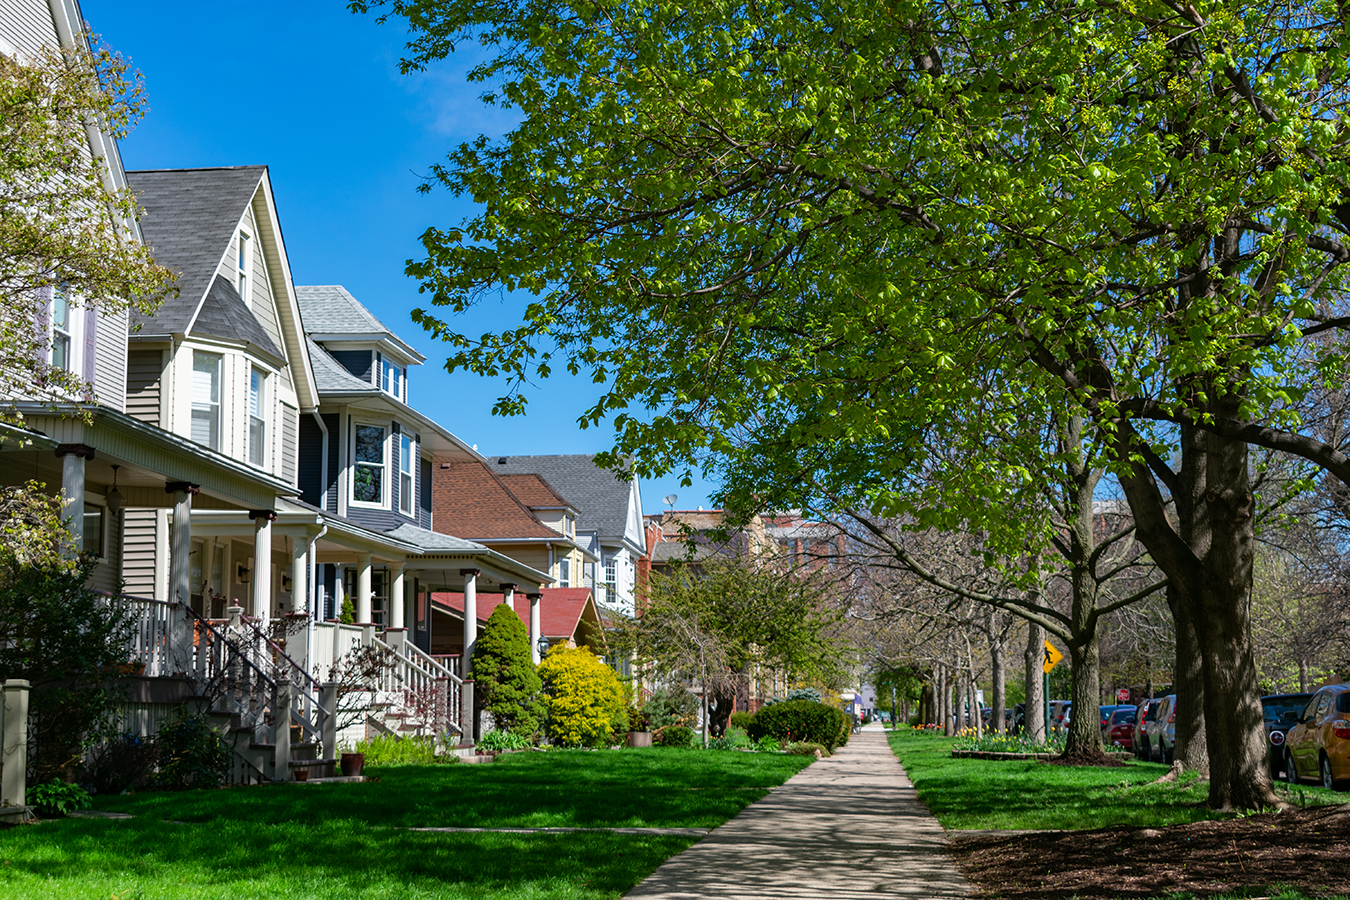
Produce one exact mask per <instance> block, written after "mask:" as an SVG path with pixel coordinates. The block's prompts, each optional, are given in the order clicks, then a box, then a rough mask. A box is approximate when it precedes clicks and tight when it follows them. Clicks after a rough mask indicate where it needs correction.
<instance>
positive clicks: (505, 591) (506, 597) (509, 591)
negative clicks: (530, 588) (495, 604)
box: [502, 581, 520, 613]
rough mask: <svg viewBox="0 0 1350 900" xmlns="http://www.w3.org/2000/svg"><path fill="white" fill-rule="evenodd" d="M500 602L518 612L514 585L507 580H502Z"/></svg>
mask: <svg viewBox="0 0 1350 900" xmlns="http://www.w3.org/2000/svg"><path fill="white" fill-rule="evenodd" d="M502 602H503V603H505V604H506V605H507V606H509V607H511V609H512V610H514V611H515V612H517V613H519V612H520V610H519V609H517V608H516V586H515V585H514V584H512V583H511V582H509V581H506V582H502Z"/></svg>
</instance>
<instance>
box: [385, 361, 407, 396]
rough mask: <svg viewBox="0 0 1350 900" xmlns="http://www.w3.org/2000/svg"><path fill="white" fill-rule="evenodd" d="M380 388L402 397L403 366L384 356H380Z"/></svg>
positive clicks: (387, 392)
mask: <svg viewBox="0 0 1350 900" xmlns="http://www.w3.org/2000/svg"><path fill="white" fill-rule="evenodd" d="M380 389H381V390H383V391H384V392H385V393H386V394H392V395H393V396H395V397H397V398H398V399H399V400H402V399H403V367H402V366H398V365H395V364H394V363H392V362H390V361H389V360H388V359H387V358H386V357H384V356H381V357H380Z"/></svg>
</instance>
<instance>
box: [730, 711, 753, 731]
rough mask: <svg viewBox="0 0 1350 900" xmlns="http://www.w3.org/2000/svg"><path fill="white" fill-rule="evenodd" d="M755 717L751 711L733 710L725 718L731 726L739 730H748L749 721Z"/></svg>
mask: <svg viewBox="0 0 1350 900" xmlns="http://www.w3.org/2000/svg"><path fill="white" fill-rule="evenodd" d="M754 718H755V714H754V713H752V712H734V713H732V714H731V716H730V718H728V719H727V725H728V726H730V727H732V728H739V729H740V730H741V731H749V729H750V722H751V721H753V720H754Z"/></svg>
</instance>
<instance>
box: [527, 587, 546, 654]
mask: <svg viewBox="0 0 1350 900" xmlns="http://www.w3.org/2000/svg"><path fill="white" fill-rule="evenodd" d="M543 596H544V595H543V594H537V593H536V594H530V595H529V597H530V659H532V660H534V664H535V665H536V666H537V665H539V660H540V658H541V657H540V653H539V630H540V629H539V601H540V600H541V599H543Z"/></svg>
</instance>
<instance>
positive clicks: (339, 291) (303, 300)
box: [295, 284, 426, 363]
mask: <svg viewBox="0 0 1350 900" xmlns="http://www.w3.org/2000/svg"><path fill="white" fill-rule="evenodd" d="M295 296H296V299H297V300H299V302H300V318H301V319H303V320H304V322H305V333H306V334H318V335H325V336H327V335H335V336H349V337H350V338H351V339H353V340H356V339H360V338H369V339H371V340H379V339H381V338H383V339H384V340H387V341H389V342H391V343H393V344H394V345H395V346H397V347H398V348H399V349H400V350H402V351H403V352H405V353H407V354H408V355H409V356H411V357H412V358H413V359H415V360H417V361H418V362H419V363H420V362H423V361H424V360H425V359H426V357H425V356H423V355H422V354H420V353H418V352H417V351H416V350H414V349H413V348H412V347H411V346H409V345H408V344H406V343H405V342H404V341H403V340H402V339H401V338H400V337H399V336H398V335H396V334H394V332H393V331H391V330H390V329H389V328H388V327H386V326H385V324H384V323H383V322H381V321H380V320H379V319H377V318H375V315H374V313H372V312H371V311H370V310H368V309H366V307H365V305H364V304H362V303H361V301H360V300H357V299H356V298H355V297H353V296H352V295H351V292H350V291H348V290H347V289H346V288H345V287H343V286H342V285H340V284H298V285H296V286H295Z"/></svg>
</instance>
